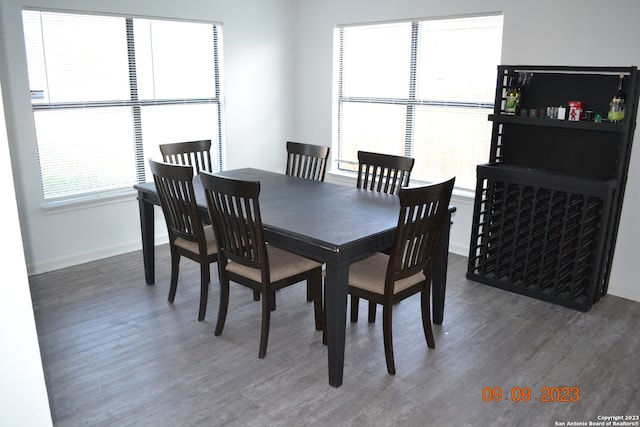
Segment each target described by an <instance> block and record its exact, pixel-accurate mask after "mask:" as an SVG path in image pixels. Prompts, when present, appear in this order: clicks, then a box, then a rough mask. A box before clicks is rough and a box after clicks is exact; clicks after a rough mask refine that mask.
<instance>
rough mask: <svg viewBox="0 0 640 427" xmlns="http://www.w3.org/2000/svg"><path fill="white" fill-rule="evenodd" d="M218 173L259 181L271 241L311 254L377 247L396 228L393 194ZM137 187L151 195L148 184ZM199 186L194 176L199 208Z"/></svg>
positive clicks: (257, 173)
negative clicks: (309, 249)
mask: <svg viewBox="0 0 640 427" xmlns="http://www.w3.org/2000/svg"><path fill="white" fill-rule="evenodd" d="M216 175H219V176H225V177H229V178H235V179H243V180H247V181H259V182H260V196H259V201H260V210H261V214H262V222H263V225H264V227H265V232H268V233H269V234H270V235H271V236H269V237H270V240H272V239H273V238H274V234H276V235H278V234H279V235H282V236H286V238H287V239H288V240H291V239H296V237H297V238H298V240H299V241H300V243H301V245H303V246H304V244H306V245H311V246H313V247H315V249H314V250H313V251H314V252H317V250H318V249H320V250H322V251H325V252H336V253H337V252H344V251H349V249H352V250H354V251H355V252H362V247H361V245H362V244H363V243H364V242H365V241H366V242H368V243H367V244H369V245H370V244H371V241H372V240H376V236H379V237H380V239H382V240H384V242H380V243H379V244H375V246H381V247H383V246H384V245H390V242H391V239H392V236H393V232H394V230H395V228H396V226H397V222H398V212H399V208H400V202H399V199H398V197H397V196H394V195H390V194H384V193H379V192H375V191H370V190H361V189H357V188H355V187H347V186H344V185H338V184H332V183H328V182H320V181H311V180H306V179H302V178H296V177H292V176H288V175H284V174H279V173H274V172H268V171H263V170H259V169H251V168H246V169H235V170H229V171H222V172H218V173H216ZM135 188H136V189H138V190H140V191H143V192H149V193H155V185H154V184H153V183H152V182H151V183H146V184H138V185H136V186H135ZM201 188H202V187H201V186H200V180H199V178H198V177H195V178H194V189H195V191H196V197H197V199H198V205H200V206H203V207H204V206H206V202H205V199H204V194H203V192H202V191H201ZM199 190H200V191H199ZM375 250H376V248H375V247H371V251H375ZM365 252H367V251H365Z"/></svg>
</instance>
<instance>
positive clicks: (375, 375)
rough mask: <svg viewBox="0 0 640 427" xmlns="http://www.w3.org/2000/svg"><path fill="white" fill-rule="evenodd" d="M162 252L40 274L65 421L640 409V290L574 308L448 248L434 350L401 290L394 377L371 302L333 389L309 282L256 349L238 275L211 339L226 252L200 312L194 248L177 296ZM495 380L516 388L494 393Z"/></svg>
mask: <svg viewBox="0 0 640 427" xmlns="http://www.w3.org/2000/svg"><path fill="white" fill-rule="evenodd" d="M156 266H157V271H156V284H155V286H147V285H145V283H144V274H143V270H142V255H141V252H133V253H129V254H124V255H120V256H116V257H113V258H108V259H105V260H101V261H96V262H91V263H87V264H83V265H79V266H76V267H72V268H67V269H63V270H59V271H54V272H50V273H46V274H41V275H36V276H33V277H31V278H30V282H31V290H32V295H33V303H34V308H35V316H36V322H37V327H38V333H39V338H40V346H41V351H42V358H43V362H44V370H45V377H46V382H47V386H48V391H49V399H50V402H51V409H52V413H53V419H54V423H55V425H56V426H72V427H76V426H83V425H86V426H118V427H121V426H154V427H160V426H223V425H229V426H280V425H283V426H306V425H319V426H335V425H339V426H391V425H393V426H555V425H559V424H556V422H567V421H586V422H588V421H598V416H611V415H623V416H624V415H640V335H639V333H638V326H639V325H640V303H638V302H632V301H628V300H625V299H622V298H618V297H614V296H611V295H608V296H606V297H604V298H603V299H602V300H601V301H600V302H599V303H597V304H596V305H595V306H594V307H593V308H592V309H591V311H589V312H588V313H582V312H577V311H574V310H571V309H567V308H563V307H560V306H557V305H553V304H550V303H546V302H542V301H538V300H536V299H532V298H527V297H524V296H520V295H516V294H513V293H509V292H506V291H502V290H499V289H495V288H492V287H488V286H485V285H481V284H478V283H475V282H471V281H468V280H466V279H465V270H466V258H464V257H460V256H456V255H452V256H451V257H450V266H449V276H448V289H447V302H446V307H445V318H444V323H443V324H442V325H441V326H434V334H435V339H436V348H435V349H433V350H429V349H427V346H426V343H425V340H424V335H423V332H422V327H421V323H420V317H419V316H420V314H419V313H420V311H419V297H418V296H416V297H413V298H410V299H408V300H405V301H403V302H402V303H400V304H399V305H398V306H397V307H396V309H395V312H394V322H393V324H394V344H395V345H394V348H395V359H396V369H397V374H396V375H395V376H390V375H388V374H387V372H386V367H385V361H384V350H383V344H382V322H381V319H382V317H381V313H378V321H377V323H375V324H368V323H367V321H366V309H365V306H364V304H365V302H364V301H361V304H362V307H361V309H360V311H361V316H360V321H359V322H358V323H356V324H352V323H348V325H347V334H346V335H347V344H346V355H345V368H344V384H343V385H342V387H339V388H337V389H336V388H333V387H330V386H329V384H328V377H327V353H326V347H324V346H323V345H322V334H321V332H317V331H315V330H314V323H313V309H312V305H311V303H307V302H306V300H305V292H306V287H305V286H304V284H302V283H301V284H299V285H296V286H293V287H290V288H287V289H284V290H282V291H280V292H279V293H278V308H277V310H276V311H275V312H274V313H273V315H272V317H271V335H270V338H269V347H268V350H267V356H266V358H265V359H263V360H260V359H258V343H259V330H260V305H259V303H256V302H254V301H253V296H252V293H251V292H250V291H249V290H247V289H245V288H242V287H240V286H237V285H236V286H233V284H232V288H231V298H230V305H229V314H228V316H227V322H226V325H225V329H224V333H223V334H222V336H219V337H215V336H214V335H213V329H214V326H215V321H216V317H217V308H218V282H217V278H216V277H217V274H216V273H215V268H216V266H215V265H214V266H213V267H212V273H213V277H214V279H213V282H212V285H211V290H210V296H209V308H208V312H207V317H206V319H205V321H203V322H198V321H197V314H198V288H199V278H198V267H197V265H196V264H195V263H192V262H190V261H189V260H183V262H182V265H181V267H182V270H181V272H180V273H181V274H180V281H179V285H178V292H177V296H176V300H175V304H173V305H170V304H167V302H166V300H167V293H168V289H169V254H168V248H167V246H161V247H159V248H158V249H157V251H156ZM363 313H364V314H365V315H363ZM555 386H558V387H562V386H566V387H578V388H579V391H580V395H579V401H577V402H555V403H554V402H550V403H543V402H541V401H540V397H541V389H542V388H544V387H555ZM485 387H501V388H502V390H503V393H504V395H505V397H508V398H509V400H501V401H499V402H485V401H484V400H483V397H482V391H483V388H485ZM513 387H530V388H531V390H532V399H531V400H530V401H529V402H522V401H521V402H514V401H512V400H511V390H512V388H513ZM534 398H535V400H534Z"/></svg>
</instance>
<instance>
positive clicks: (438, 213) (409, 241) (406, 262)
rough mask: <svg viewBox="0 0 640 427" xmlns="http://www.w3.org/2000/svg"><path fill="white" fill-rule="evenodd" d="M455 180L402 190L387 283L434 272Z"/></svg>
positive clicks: (446, 224) (386, 290)
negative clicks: (421, 272) (432, 268)
mask: <svg viewBox="0 0 640 427" xmlns="http://www.w3.org/2000/svg"><path fill="white" fill-rule="evenodd" d="M454 182H455V177H454V178H451V179H450V180H448V181H444V182H441V183H439V184H433V185H429V186H425V187H415V188H403V189H401V190H400V194H399V198H400V215H399V217H398V228H397V230H396V234H395V238H394V242H393V247H392V249H391V254H390V257H389V265H388V268H387V277H386V279H387V280H386V283H387V286H391V285H392V283H393V282H394V281H397V280H400V279H403V278H405V277H409V276H413V275H414V274H416V273H418V272H420V271H424V272H425V273H426V274H428V275H430V274H431V273H430V270H431V267H432V265H433V257H434V255H435V253H436V248H437V244H438V240H439V239H440V235H441V234H442V229H443V227H445V226H449V224H448V223H447V218H448V216H447V211H448V209H449V202H450V200H451V192H452V191H453V184H454ZM391 290H392V289H385V292H391Z"/></svg>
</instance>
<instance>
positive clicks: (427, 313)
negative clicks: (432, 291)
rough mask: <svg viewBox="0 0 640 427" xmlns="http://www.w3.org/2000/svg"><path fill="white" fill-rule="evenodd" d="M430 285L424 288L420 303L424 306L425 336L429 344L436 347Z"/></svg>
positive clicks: (423, 324)
mask: <svg viewBox="0 0 640 427" xmlns="http://www.w3.org/2000/svg"><path fill="white" fill-rule="evenodd" d="M428 286H429V285H427V288H426V289H423V290H422V293H421V297H420V305H421V306H422V329H423V330H424V337H425V339H426V340H427V346H428V347H429V348H436V341H435V339H434V338H433V329H431V309H430V307H431V306H430V304H429V287H428Z"/></svg>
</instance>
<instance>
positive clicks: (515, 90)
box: [504, 77, 520, 114]
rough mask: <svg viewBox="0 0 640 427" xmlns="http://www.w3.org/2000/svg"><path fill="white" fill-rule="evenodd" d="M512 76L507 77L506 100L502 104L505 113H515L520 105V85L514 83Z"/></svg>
mask: <svg viewBox="0 0 640 427" xmlns="http://www.w3.org/2000/svg"><path fill="white" fill-rule="evenodd" d="M513 80H514V79H513V77H511V78H510V79H509V89H507V102H506V103H505V105H504V113H505V114H516V112H517V111H518V109H519V108H518V107H519V106H520V86H519V85H516V84H514V82H513Z"/></svg>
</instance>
